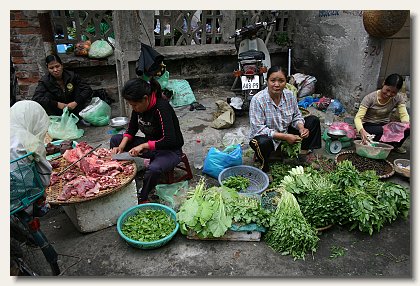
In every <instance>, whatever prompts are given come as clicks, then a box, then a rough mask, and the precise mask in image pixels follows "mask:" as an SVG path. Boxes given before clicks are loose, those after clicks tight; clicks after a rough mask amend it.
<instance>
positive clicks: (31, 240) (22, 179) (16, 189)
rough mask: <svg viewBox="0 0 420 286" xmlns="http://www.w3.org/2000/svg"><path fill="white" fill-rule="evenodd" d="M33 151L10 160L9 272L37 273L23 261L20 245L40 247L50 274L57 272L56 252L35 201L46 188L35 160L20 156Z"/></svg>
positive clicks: (20, 273) (15, 274) (32, 274)
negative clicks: (36, 214)
mask: <svg viewBox="0 0 420 286" xmlns="http://www.w3.org/2000/svg"><path fill="white" fill-rule="evenodd" d="M32 154H33V153H32V152H31V153H28V154H26V155H24V156H22V157H20V158H18V159H15V160H12V161H11V162H10V274H11V275H12V276H38V274H37V273H36V272H35V271H33V270H32V269H31V268H30V266H29V263H27V261H25V255H26V254H27V253H25V251H23V247H28V248H31V247H32V248H34V247H35V248H39V249H41V251H42V253H43V254H44V257H45V259H46V261H47V262H48V264H49V266H50V269H51V274H52V275H54V276H56V275H59V274H60V267H59V266H58V263H57V261H58V254H57V252H56V251H55V249H54V247H53V246H52V244H51V243H50V242H49V241H48V239H47V237H46V236H45V234H44V233H43V231H42V230H41V224H40V221H39V218H38V217H36V216H35V213H34V211H33V210H34V204H35V203H36V202H37V200H39V199H40V198H41V197H42V196H43V195H44V192H45V189H44V187H43V185H42V183H41V181H40V179H39V174H38V171H37V169H36V167H35V164H34V162H33V161H32V163H30V164H28V163H27V161H25V160H23V159H24V158H26V157H28V156H32Z"/></svg>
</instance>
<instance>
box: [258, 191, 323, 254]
mask: <svg viewBox="0 0 420 286" xmlns="http://www.w3.org/2000/svg"><path fill="white" fill-rule="evenodd" d="M280 192H281V196H280V200H279V202H278V205H277V209H276V211H275V213H274V215H273V216H272V217H271V221H270V229H269V231H268V232H267V234H266V235H265V237H264V239H265V241H266V242H267V244H268V245H269V246H270V247H271V248H273V249H274V250H275V251H278V252H281V254H282V255H289V254H290V255H292V256H293V258H294V259H295V260H296V259H305V255H306V253H307V252H309V251H312V253H313V252H315V251H316V248H317V243H318V241H319V238H318V236H317V232H316V230H315V228H313V227H312V226H311V225H310V224H309V223H308V222H307V221H306V220H305V218H304V216H303V214H302V212H301V211H300V208H299V204H298V202H297V200H296V198H295V197H294V196H293V194H291V193H289V192H287V191H284V190H281V191H280Z"/></svg>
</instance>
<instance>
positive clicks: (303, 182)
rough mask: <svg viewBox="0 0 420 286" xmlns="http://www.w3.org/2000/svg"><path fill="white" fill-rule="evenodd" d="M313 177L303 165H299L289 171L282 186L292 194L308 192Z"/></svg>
mask: <svg viewBox="0 0 420 286" xmlns="http://www.w3.org/2000/svg"><path fill="white" fill-rule="evenodd" d="M311 184H312V179H311V174H310V173H307V174H306V173H305V171H304V169H303V167H302V166H297V167H295V168H292V169H291V170H290V171H289V175H287V176H285V177H284V178H283V180H282V181H281V183H280V188H283V189H285V190H286V191H288V192H289V193H292V194H300V193H306V192H307V191H308V190H309V189H311V187H312V186H311Z"/></svg>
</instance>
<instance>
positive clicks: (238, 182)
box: [222, 175, 251, 192]
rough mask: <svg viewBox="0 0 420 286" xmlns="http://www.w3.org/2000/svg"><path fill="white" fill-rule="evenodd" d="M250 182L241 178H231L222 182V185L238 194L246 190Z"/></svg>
mask: <svg viewBox="0 0 420 286" xmlns="http://www.w3.org/2000/svg"><path fill="white" fill-rule="evenodd" d="M250 183H251V181H250V180H249V178H246V177H243V176H239V175H238V176H231V177H228V178H226V179H224V180H223V181H222V185H223V186H226V187H228V188H231V189H234V190H236V191H238V192H240V191H244V190H246V189H247V188H248V187H249V185H250Z"/></svg>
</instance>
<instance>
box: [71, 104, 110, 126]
mask: <svg viewBox="0 0 420 286" xmlns="http://www.w3.org/2000/svg"><path fill="white" fill-rule="evenodd" d="M79 115H80V117H82V118H83V119H84V120H86V121H87V122H89V123H91V124H92V125H94V126H105V125H108V123H109V119H110V117H111V106H109V105H108V104H107V103H106V102H105V101H103V100H101V99H100V98H99V97H94V98H92V100H91V101H90V103H89V105H88V106H86V107H85V108H84V109H83V110H82V111H80V112H79Z"/></svg>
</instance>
